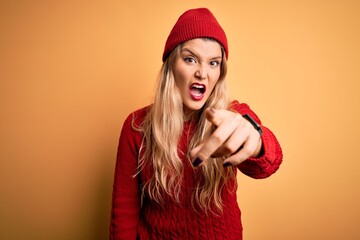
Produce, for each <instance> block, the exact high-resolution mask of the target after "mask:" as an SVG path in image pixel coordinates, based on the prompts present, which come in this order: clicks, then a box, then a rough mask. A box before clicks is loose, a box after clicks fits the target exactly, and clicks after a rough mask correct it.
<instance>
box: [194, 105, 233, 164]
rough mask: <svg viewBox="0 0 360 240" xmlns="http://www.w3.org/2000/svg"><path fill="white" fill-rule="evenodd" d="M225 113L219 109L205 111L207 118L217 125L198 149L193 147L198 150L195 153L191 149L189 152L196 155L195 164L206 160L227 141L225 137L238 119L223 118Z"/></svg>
mask: <svg viewBox="0 0 360 240" xmlns="http://www.w3.org/2000/svg"><path fill="white" fill-rule="evenodd" d="M214 113H215V114H214ZM227 114H228V113H227V112H226V111H224V112H220V111H219V110H216V111H214V112H212V111H211V110H209V112H208V113H207V118H208V120H209V121H211V122H212V123H213V124H214V125H215V124H218V127H217V129H216V130H215V131H214V132H213V133H212V134H211V135H210V136H209V138H208V139H207V140H206V141H205V142H204V143H203V144H202V146H201V147H200V149H199V148H198V147H196V148H194V149H193V150H194V151H196V150H198V151H197V153H194V152H193V151H192V154H191V155H192V156H196V158H195V161H194V165H195V166H196V165H199V164H200V163H201V162H202V161H206V160H208V159H209V158H210V156H211V155H212V154H213V153H214V152H216V150H218V149H219V148H220V147H221V146H222V145H223V144H224V143H225V142H226V141H227V139H228V138H229V137H230V136H231V134H232V133H233V132H234V130H235V129H236V127H237V126H238V121H237V119H236V118H231V120H230V121H226V120H225V118H226V115H227ZM225 121H226V122H225Z"/></svg>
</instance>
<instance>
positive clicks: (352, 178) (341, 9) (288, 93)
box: [0, 0, 360, 240]
mask: <svg viewBox="0 0 360 240" xmlns="http://www.w3.org/2000/svg"><path fill="white" fill-rule="evenodd" d="M200 6H206V7H208V8H210V9H211V10H212V11H213V13H214V14H215V16H216V17H217V19H218V20H219V22H220V23H221V25H222V26H223V28H224V29H225V31H226V33H227V36H228V41H229V51H230V54H229V74H228V81H229V86H230V93H231V95H232V96H233V97H234V98H236V99H238V100H240V101H242V102H247V103H248V104H249V105H250V106H251V107H252V108H253V110H254V111H255V112H256V113H257V114H258V115H259V116H260V117H261V118H262V120H263V123H264V124H265V125H267V126H268V127H269V128H270V129H272V130H273V132H275V133H276V135H277V137H278V139H279V140H280V142H281V144H282V147H283V151H284V162H283V164H282V166H281V168H280V170H279V171H278V172H277V173H276V174H275V175H273V176H272V177H270V178H269V179H265V180H254V179H250V178H248V177H246V176H243V175H241V176H239V191H238V199H239V204H240V207H241V209H242V211H243V224H244V237H245V239H247V240H262V239H267V240H268V239H270V240H282V239H284V240H288V239H292V240H303V239H314V240H317V239H334V240H335V239H342V240H344V239H349V240H350V239H354V240H355V239H360V227H359V223H360V186H359V184H360V174H359V172H360V170H359V169H360V151H359V149H360V147H359V142H360V141H359V136H360V128H359V122H360V119H359V118H360V99H359V98H360V97H359V90H360V86H359V85H360V84H359V80H360V2H359V1H350V0H337V1H335V0H329V1H319V0H314V1H286V0H282V1H281V0H275V1H265V0H264V1H260V0H251V1H250V0H248V1H243V0H240V1H237V0H233V1H188V0H186V1H185V0H182V1H175V0H172V1H170V0H162V1H43V2H41V1H1V2H0V114H1V115H0V194H1V196H0V239H4V240H15V239H16V240H17V239H34V240H42V239H51V240H58V239H59V240H64V239H66V240H69V239H70V240H72V239H73V240H89V239H90V240H95V239H106V238H107V232H108V224H109V214H110V202H111V190H112V180H113V179H112V178H113V171H114V164H115V154H116V148H117V140H118V137H119V133H120V129H121V126H122V122H123V120H124V118H125V117H126V116H127V114H129V113H130V112H131V111H133V110H135V109H137V108H140V107H142V106H144V105H146V104H148V103H149V102H150V101H151V97H152V95H153V88H154V83H155V79H156V76H157V73H158V71H159V69H160V66H161V54H162V50H163V47H164V43H165V40H166V37H167V35H168V33H169V32H170V30H171V27H172V26H173V24H174V23H175V21H176V20H177V18H178V16H179V15H180V14H181V13H182V12H183V11H185V10H186V9H188V8H193V7H200Z"/></svg>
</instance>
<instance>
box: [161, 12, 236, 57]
mask: <svg viewBox="0 0 360 240" xmlns="http://www.w3.org/2000/svg"><path fill="white" fill-rule="evenodd" d="M199 37H207V38H213V39H215V40H216V41H218V42H219V43H220V44H221V45H222V46H223V47H224V49H225V53H226V59H227V58H228V56H229V51H228V44H227V39H226V35H225V32H224V30H223V29H222V28H221V26H220V24H219V23H218V21H217V20H216V18H215V17H214V15H213V14H212V13H211V12H210V11H209V10H208V9H207V8H196V9H190V10H187V11H186V12H184V13H183V14H182V15H181V16H180V17H179V19H178V20H177V22H176V23H175V25H174V27H173V28H172V30H171V32H170V35H169V36H168V38H167V41H166V44H165V48H164V53H163V57H162V60H163V62H165V60H166V58H167V57H168V56H169V55H170V53H171V52H172V50H174V49H175V48H176V47H177V45H179V44H180V43H183V42H186V41H188V40H190V39H194V38H199Z"/></svg>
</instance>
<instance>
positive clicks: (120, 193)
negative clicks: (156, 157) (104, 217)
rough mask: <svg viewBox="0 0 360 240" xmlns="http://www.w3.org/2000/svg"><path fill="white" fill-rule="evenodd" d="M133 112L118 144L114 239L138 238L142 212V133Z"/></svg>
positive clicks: (111, 239) (112, 235) (111, 236)
mask: <svg viewBox="0 0 360 240" xmlns="http://www.w3.org/2000/svg"><path fill="white" fill-rule="evenodd" d="M131 125H132V114H131V115H129V116H128V117H127V119H126V120H125V122H124V125H123V128H122V131H121V135H120V139H119V145H118V152H117V159H116V166H115V176H114V185H113V195H112V207H111V219H110V240H120V239H126V240H127V239H128V240H130V239H131V240H135V239H136V234H137V225H138V222H139V213H140V207H141V206H140V205H141V203H140V196H141V193H140V189H139V176H136V177H134V174H135V173H136V168H137V157H138V144H139V140H140V143H141V137H140V133H139V132H137V131H135V130H134V129H133V128H132V126H131Z"/></svg>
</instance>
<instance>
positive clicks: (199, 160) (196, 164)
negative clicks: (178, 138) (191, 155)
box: [193, 157, 202, 167]
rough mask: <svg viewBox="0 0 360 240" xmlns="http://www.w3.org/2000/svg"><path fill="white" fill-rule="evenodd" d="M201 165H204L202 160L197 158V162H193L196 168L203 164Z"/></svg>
mask: <svg viewBox="0 0 360 240" xmlns="http://www.w3.org/2000/svg"><path fill="white" fill-rule="evenodd" d="M201 163H202V160H201V159H200V158H198V157H197V158H196V159H195V161H194V162H193V166H194V167H196V166H198V165H199V164H201Z"/></svg>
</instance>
